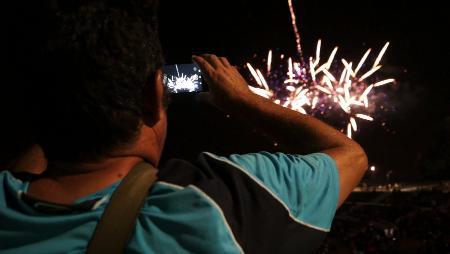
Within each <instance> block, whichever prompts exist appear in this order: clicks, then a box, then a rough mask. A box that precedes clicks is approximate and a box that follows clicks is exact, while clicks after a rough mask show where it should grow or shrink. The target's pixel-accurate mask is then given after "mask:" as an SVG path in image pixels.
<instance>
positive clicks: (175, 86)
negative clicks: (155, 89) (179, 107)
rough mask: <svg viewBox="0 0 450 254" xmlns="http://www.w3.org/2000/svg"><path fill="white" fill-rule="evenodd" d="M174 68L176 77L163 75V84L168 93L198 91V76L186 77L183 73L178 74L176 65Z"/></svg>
mask: <svg viewBox="0 0 450 254" xmlns="http://www.w3.org/2000/svg"><path fill="white" fill-rule="evenodd" d="M175 68H176V70H177V76H172V75H164V79H165V83H166V85H167V88H168V89H169V90H170V91H173V92H175V93H178V92H194V91H197V90H198V89H199V86H200V75H198V74H193V75H190V76H188V75H186V74H183V73H182V74H180V73H179V71H178V65H175Z"/></svg>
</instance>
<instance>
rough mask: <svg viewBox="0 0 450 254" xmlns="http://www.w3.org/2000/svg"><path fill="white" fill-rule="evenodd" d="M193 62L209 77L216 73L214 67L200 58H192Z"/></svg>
mask: <svg viewBox="0 0 450 254" xmlns="http://www.w3.org/2000/svg"><path fill="white" fill-rule="evenodd" d="M192 60H193V61H194V62H195V63H196V64H197V65H198V67H200V69H201V70H202V71H203V72H204V73H205V74H206V75H208V76H211V74H212V72H213V71H214V68H213V66H211V64H210V63H209V62H208V61H206V60H205V59H203V58H202V57H200V56H192Z"/></svg>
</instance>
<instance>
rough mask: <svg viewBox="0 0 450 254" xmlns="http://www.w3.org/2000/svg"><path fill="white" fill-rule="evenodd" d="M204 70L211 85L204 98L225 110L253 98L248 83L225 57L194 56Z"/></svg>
mask: <svg viewBox="0 0 450 254" xmlns="http://www.w3.org/2000/svg"><path fill="white" fill-rule="evenodd" d="M192 60H194V62H195V63H197V64H198V65H199V67H200V69H201V70H202V72H203V77H204V78H205V80H206V82H207V83H208V85H209V92H205V93H201V94H200V95H199V96H200V97H201V99H202V100H206V101H208V102H209V103H211V104H213V105H215V106H217V107H218V108H219V109H221V110H223V111H230V110H231V108H232V107H233V106H235V105H236V103H238V102H239V101H241V100H246V99H249V98H253V97H255V96H256V95H254V94H253V93H252V92H251V91H250V89H249V88H248V83H247V81H245V79H244V78H243V77H242V76H241V74H240V73H239V71H238V70H237V69H236V67H233V66H232V65H231V64H230V63H229V62H228V60H227V59H226V58H225V57H217V56H216V55H210V54H204V55H201V56H192Z"/></svg>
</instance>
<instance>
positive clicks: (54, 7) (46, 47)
mask: <svg viewBox="0 0 450 254" xmlns="http://www.w3.org/2000/svg"><path fill="white" fill-rule="evenodd" d="M156 5H157V4H156V2H155V1H151V0H103V1H101V0H93V1H80V0H78V1H75V0H72V1H68V0H61V1H56V0H54V1H50V4H49V5H48V8H47V10H46V14H45V15H44V16H45V20H44V21H42V26H41V27H42V28H44V29H42V31H40V33H42V34H41V36H43V40H42V41H41V46H42V47H40V50H41V51H40V52H39V54H38V56H40V57H39V58H38V59H37V61H35V63H34V66H32V67H30V68H31V69H33V70H35V71H32V70H30V73H32V74H33V75H34V76H35V77H34V79H33V80H35V82H36V84H32V89H31V90H30V91H32V93H30V94H31V97H32V98H30V102H33V105H32V108H33V115H34V119H33V122H31V123H30V124H32V125H36V128H35V138H36V141H37V142H38V143H39V144H40V145H41V146H42V147H43V149H44V151H45V153H46V156H47V157H48V159H50V160H58V161H72V162H87V161H94V160H97V159H99V158H101V157H102V156H105V155H107V154H108V153H110V152H111V151H112V150H113V149H115V148H117V147H119V146H122V145H126V144H128V143H130V142H132V141H133V140H134V138H135V137H136V135H137V133H138V131H139V127H140V124H141V123H142V118H143V114H144V112H143V110H144V100H145V99H146V98H148V96H145V94H144V90H147V91H148V89H145V86H149V85H153V83H154V77H155V72H156V70H157V69H158V68H160V67H161V66H162V64H163V58H162V53H161V46H160V42H159V36H158V31H157V30H158V24H157V19H156ZM37 44H39V42H37ZM25 60H26V59H25Z"/></svg>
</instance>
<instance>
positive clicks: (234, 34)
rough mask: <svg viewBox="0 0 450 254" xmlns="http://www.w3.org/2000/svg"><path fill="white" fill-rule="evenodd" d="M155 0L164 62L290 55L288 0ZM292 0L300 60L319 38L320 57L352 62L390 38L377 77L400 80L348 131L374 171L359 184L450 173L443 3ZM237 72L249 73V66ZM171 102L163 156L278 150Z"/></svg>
mask: <svg viewBox="0 0 450 254" xmlns="http://www.w3.org/2000/svg"><path fill="white" fill-rule="evenodd" d="M160 2H161V10H160V30H161V41H162V44H163V48H164V52H165V57H166V62H167V63H171V64H174V63H186V62H189V61H190V57H191V55H192V54H201V53H215V54H217V55H220V56H226V57H228V58H229V59H230V62H231V63H232V64H234V65H241V66H243V65H244V64H245V63H246V62H248V61H250V62H252V63H258V62H259V63H261V61H260V60H262V58H264V57H265V56H266V55H267V52H268V50H269V49H273V50H275V51H276V52H278V53H284V54H286V55H293V54H295V50H296V46H295V36H294V33H293V30H292V25H291V20H290V14H289V9H288V4H287V0H286V1H284V0H271V1H256V0H229V1H173V0H163V1H160ZM394 2H395V3H394ZM293 3H294V10H295V12H296V15H297V24H298V27H299V31H300V33H301V37H302V48H303V51H304V54H305V55H306V56H310V55H314V54H315V47H316V43H317V40H318V39H322V45H323V51H322V52H323V55H322V57H325V56H326V57H328V54H329V52H331V50H332V49H333V47H334V46H336V45H338V46H339V51H338V56H337V58H338V59H340V58H346V59H348V60H353V61H359V59H360V58H361V56H362V55H363V54H364V53H365V51H366V49H367V48H369V47H370V48H372V49H373V51H372V52H375V53H372V54H374V55H376V54H378V52H379V50H380V49H381V48H382V47H383V45H384V43H385V42H386V41H389V42H390V47H389V49H388V51H387V52H386V54H385V56H384V58H383V61H382V62H381V64H382V65H383V68H382V71H381V72H380V73H379V75H380V76H382V77H386V78H389V77H393V78H395V79H396V80H397V83H396V84H395V85H390V86H389V87H383V88H381V90H380V91H382V92H383V93H384V94H385V95H386V97H385V98H384V99H383V101H382V104H383V105H386V107H385V109H386V110H387V111H386V112H384V111H382V110H380V111H379V112H378V113H379V114H377V115H376V119H375V121H374V122H373V123H371V124H361V125H360V128H361V130H360V131H358V133H356V134H355V135H354V139H355V140H356V141H358V142H359V143H360V144H361V145H362V146H363V147H364V149H365V150H366V152H367V154H368V157H369V164H370V165H374V166H376V169H377V170H376V171H375V172H368V173H367V175H366V177H365V180H364V181H367V182H369V183H384V182H387V181H388V180H390V181H428V180H442V179H449V178H450V174H449V172H450V169H449V163H450V162H449V157H450V148H449V147H450V141H449V139H450V103H449V102H450V96H449V92H450V88H449V87H450V82H449V78H450V75H449V71H448V67H449V64H448V62H447V61H448V59H450V49H449V46H450V44H449V40H448V39H446V38H445V37H447V36H448V35H447V33H448V31H450V29H449V25H450V17H449V16H448V14H446V13H445V10H446V8H444V6H443V5H444V4H443V2H442V1H437V0H433V1H420V2H417V3H413V2H412V1H405V0H403V1H388V0H379V1H374V0H368V1H359V2H353V1H350V2H348V1H346V2H345V3H344V2H343V1H333V2H326V1H299V0H293ZM241 73H242V74H243V75H244V76H245V77H246V78H250V76H249V75H248V71H247V70H245V69H242V71H241ZM171 102H172V103H171V105H170V107H169V111H168V113H169V136H168V142H167V146H166V150H165V154H164V158H169V157H173V156H176V157H181V158H187V159H193V158H195V156H196V154H197V153H198V152H199V151H203V150H208V151H212V152H215V153H218V154H223V155H225V154H229V153H243V152H252V151H258V150H270V151H276V149H275V148H274V147H273V146H272V145H271V144H272V143H273V141H274V140H270V138H265V137H263V136H261V135H260V134H259V132H257V131H256V130H255V128H254V126H249V125H247V124H243V123H239V122H236V121H234V119H233V116H229V117H227V116H226V115H225V114H224V113H222V112H219V111H218V110H216V109H214V108H212V107H210V106H208V105H205V104H201V103H198V102H197V101H196V100H195V97H194V96H192V95H191V96H189V95H188V96H176V97H173V98H172V99H171ZM323 120H325V121H326V122H329V123H330V124H333V125H335V126H339V125H340V124H341V123H339V121H335V120H333V119H323ZM382 123H384V126H382ZM390 171H391V172H390ZM388 173H389V179H387V177H386V175H387V174H388Z"/></svg>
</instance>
